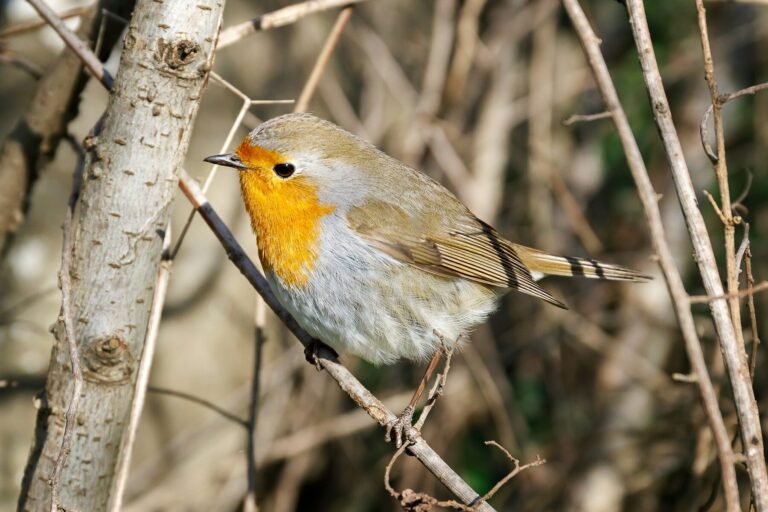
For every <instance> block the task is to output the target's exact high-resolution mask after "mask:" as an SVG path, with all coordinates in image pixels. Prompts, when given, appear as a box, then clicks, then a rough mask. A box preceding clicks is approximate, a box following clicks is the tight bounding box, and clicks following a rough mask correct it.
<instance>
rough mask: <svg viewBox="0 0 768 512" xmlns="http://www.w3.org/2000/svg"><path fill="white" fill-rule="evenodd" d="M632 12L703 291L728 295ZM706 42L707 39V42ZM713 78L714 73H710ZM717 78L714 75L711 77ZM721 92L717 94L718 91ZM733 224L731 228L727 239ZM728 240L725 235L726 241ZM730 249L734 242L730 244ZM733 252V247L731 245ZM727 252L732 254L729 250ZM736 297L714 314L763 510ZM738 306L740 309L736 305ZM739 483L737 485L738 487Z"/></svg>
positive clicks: (637, 15)
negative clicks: (735, 322) (740, 341)
mask: <svg viewBox="0 0 768 512" xmlns="http://www.w3.org/2000/svg"><path fill="white" fill-rule="evenodd" d="M626 5H627V11H628V13H629V20H630V25H631V27H632V32H633V35H634V38H635V43H636V46H637V53H638V56H639V57H640V65H641V68H642V72H643V79H644V81H645V85H646V88H647V90H648V94H649V98H650V101H651V105H652V107H653V113H654V117H655V120H656V125H657V127H658V129H659V133H660V135H661V139H662V142H663V143H664V148H665V150H666V156H667V160H668V163H669V167H670V170H671V171H672V177H673V180H674V183H675V189H676V191H677V196H678V198H679V201H680V205H681V206H682V209H683V214H684V216H685V221H686V224H687V226H688V233H689V235H690V238H691V242H692V244H693V249H694V253H695V256H696V258H695V259H696V262H697V264H698V267H699V272H700V273H701V277H702V280H703V281H704V288H705V289H706V291H707V294H708V295H711V296H719V295H723V284H722V281H721V280H720V273H719V271H718V268H717V262H716V260H715V255H714V251H713V250H712V242H711V240H710V239H709V235H708V233H707V227H706V224H705V223H704V218H703V216H702V214H701V211H699V208H698V201H697V198H696V194H695V192H694V190H693V184H692V182H691V175H690V172H689V170H688V164H687V163H686V161H685V158H684V154H683V148H682V145H681V144H680V139H679V138H678V135H677V130H676V128H675V126H674V123H673V121H672V113H671V111H670V107H669V102H668V101H667V95H666V92H665V90H664V84H663V82H662V79H661V74H660V72H659V68H658V64H657V63H656V56H655V53H654V49H653V42H652V40H651V35H650V31H649V29H648V21H647V19H646V16H645V7H644V5H643V2H642V1H641V0H627V1H626ZM704 41H707V42H706V43H705V42H704ZM702 44H705V45H707V46H708V39H707V37H706V34H705V35H704V37H703V38H702ZM705 54H706V50H705ZM706 61H707V58H706V57H705V68H706V69H710V71H711V55H710V59H709V64H706ZM707 74H709V71H708V72H707ZM711 80H712V81H713V80H714V77H712V78H711ZM715 94H716V93H715ZM719 145H720V146H723V151H721V155H720V157H721V159H723V160H724V142H720V143H719ZM718 172H719V174H718V182H719V184H720V191H721V193H722V198H721V199H722V204H723V207H722V210H723V214H724V215H726V216H728V215H731V211H730V210H731V207H730V196H729V195H728V187H727V175H726V174H725V168H724V167H721V168H720V170H719V171H718ZM729 227H732V226H730V225H726V235H727V233H728V230H729ZM727 240H728V236H726V243H728V242H727ZM729 246H730V244H729ZM731 249H732V247H731ZM727 253H728V254H731V255H732V253H733V251H732V250H727ZM727 261H728V283H729V286H728V288H729V293H732V292H735V291H736V289H737V288H738V282H734V281H733V278H734V276H735V269H734V268H733V267H732V265H733V261H732V259H730V258H727ZM735 301H736V299H735V298H734V299H730V301H729V302H730V304H729V302H727V301H725V300H719V301H715V302H711V303H710V311H711V314H712V318H713V320H714V323H715V328H716V330H717V334H718V338H719V341H720V346H721V348H722V352H723V359H724V360H725V365H726V368H727V370H728V375H729V380H730V383H731V389H732V390H733V396H734V401H735V403H736V410H737V413H738V416H739V426H740V428H741V435H742V439H743V441H744V449H745V452H746V453H745V455H746V456H747V466H748V468H749V473H750V479H751V484H752V494H753V496H754V499H755V505H756V507H757V509H758V511H759V512H764V511H766V510H768V470H766V463H765V455H764V452H763V435H762V431H761V424H760V416H759V412H758V409H757V402H756V401H755V394H754V391H753V389H752V381H751V379H750V378H749V369H748V367H747V363H746V357H745V353H744V346H743V343H739V340H740V339H741V336H740V333H741V325H740V324H738V325H735V324H734V318H736V317H738V314H737V311H735V310H737V309H738V303H737V302H735ZM734 304H736V308H734V307H733V305H734ZM734 485H735V483H734ZM734 497H735V495H734V494H733V492H732V491H731V495H730V496H729V498H731V499H729V500H728V507H729V509H732V510H736V509H737V508H738V501H734V499H733V498H734Z"/></svg>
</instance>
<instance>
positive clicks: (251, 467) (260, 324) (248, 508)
mask: <svg viewBox="0 0 768 512" xmlns="http://www.w3.org/2000/svg"><path fill="white" fill-rule="evenodd" d="M266 317H267V306H266V304H264V301H263V300H261V297H257V298H256V311H255V314H254V321H253V324H254V347H253V376H252V377H251V406H250V407H249V408H248V422H247V430H248V440H247V443H246V453H245V461H246V465H247V480H248V491H247V492H246V494H245V502H244V503H243V510H244V512H256V511H257V510H258V505H257V503H258V502H257V501H256V483H257V482H256V466H257V463H256V425H257V420H258V417H259V404H260V401H259V392H260V383H261V359H262V356H261V353H262V348H263V347H264V343H265V342H266V340H267V339H266V336H265V334H264V328H265V327H266V323H267V318H266Z"/></svg>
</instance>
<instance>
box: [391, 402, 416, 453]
mask: <svg viewBox="0 0 768 512" xmlns="http://www.w3.org/2000/svg"><path fill="white" fill-rule="evenodd" d="M414 411H415V408H414V406H412V405H409V406H408V407H406V408H405V409H403V412H401V413H400V414H399V415H398V417H397V418H395V419H394V420H392V421H390V422H389V423H387V433H386V434H385V435H384V440H385V441H386V442H390V441H391V440H392V434H393V433H394V435H395V447H396V448H400V447H401V446H402V445H403V439H405V440H406V442H408V443H410V442H411V441H413V440H414V436H413V434H412V433H411V423H412V422H413V413H414Z"/></svg>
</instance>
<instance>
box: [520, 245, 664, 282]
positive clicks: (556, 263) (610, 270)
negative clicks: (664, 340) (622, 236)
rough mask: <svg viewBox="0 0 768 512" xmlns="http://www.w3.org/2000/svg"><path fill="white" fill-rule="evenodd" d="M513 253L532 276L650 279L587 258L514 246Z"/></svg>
mask: <svg viewBox="0 0 768 512" xmlns="http://www.w3.org/2000/svg"><path fill="white" fill-rule="evenodd" d="M514 249H515V252H517V254H518V256H520V259H521V260H522V261H523V263H524V264H525V266H526V267H528V270H530V271H531V273H532V274H534V275H535V274H539V273H540V274H545V275H552V276H566V277H572V276H578V277H586V278H590V279H605V280H608V281H633V282H643V281H648V280H650V279H651V277H650V276H649V275H646V274H643V273H642V272H638V271H636V270H632V269H629V268H624V267H620V266H618V265H611V264H609V263H602V262H600V261H596V260H593V259H589V258H576V257H573V256H554V255H552V254H547V253H545V252H543V251H539V250H538V249H532V248H530V247H526V246H524V245H517V244H514Z"/></svg>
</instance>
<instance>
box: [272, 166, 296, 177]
mask: <svg viewBox="0 0 768 512" xmlns="http://www.w3.org/2000/svg"><path fill="white" fill-rule="evenodd" d="M272 170H273V171H275V174H277V175H278V176H280V177H281V178H289V177H290V176H291V174H293V173H294V172H295V171H296V168H295V167H294V166H293V164H275V166H274V167H273V168H272Z"/></svg>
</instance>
